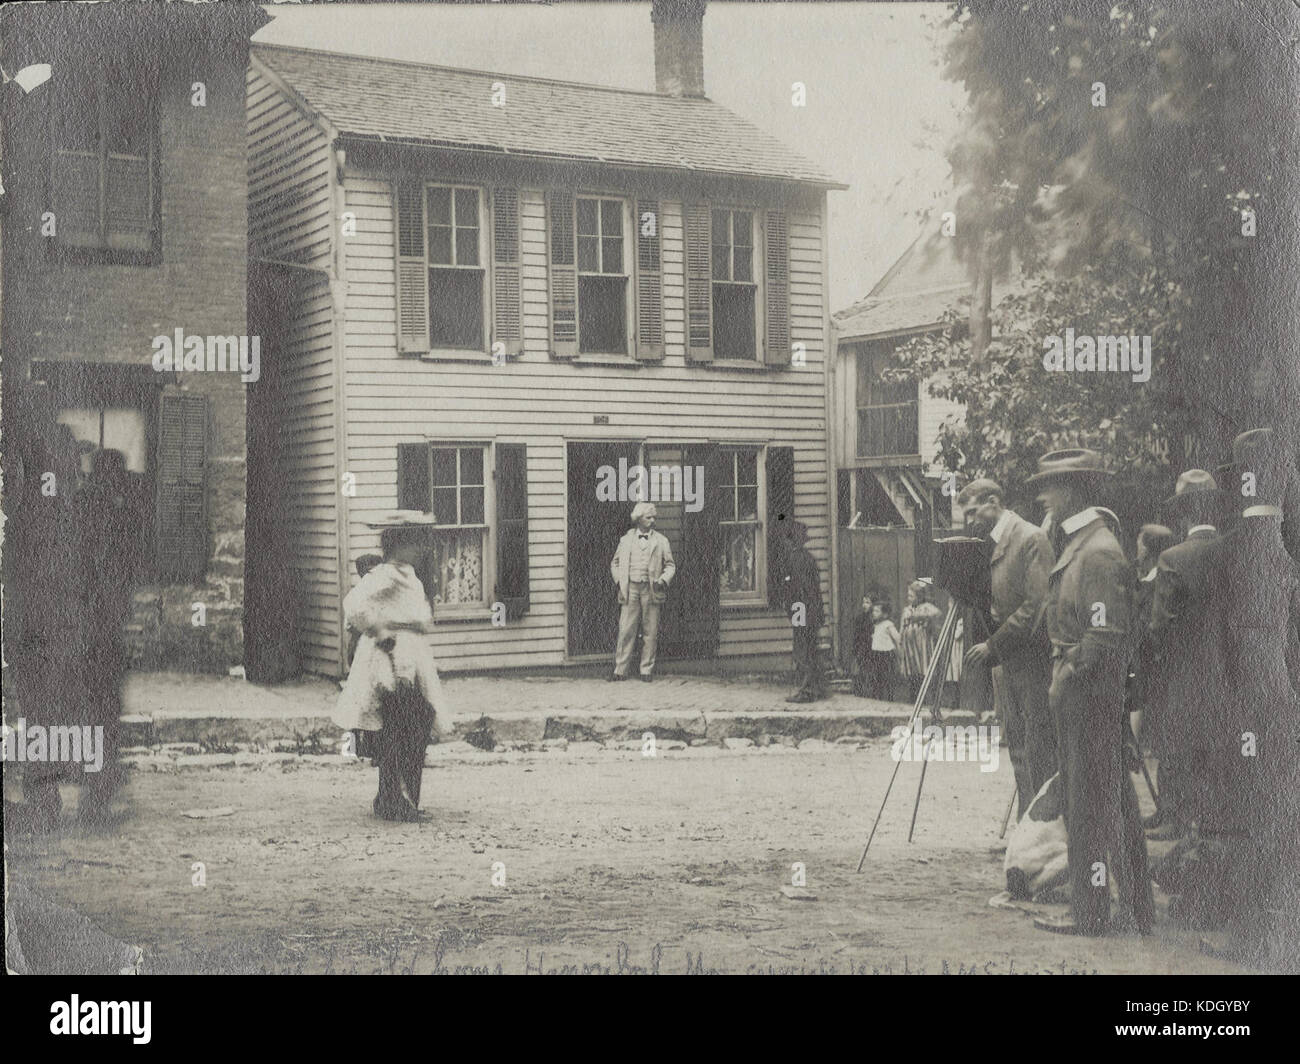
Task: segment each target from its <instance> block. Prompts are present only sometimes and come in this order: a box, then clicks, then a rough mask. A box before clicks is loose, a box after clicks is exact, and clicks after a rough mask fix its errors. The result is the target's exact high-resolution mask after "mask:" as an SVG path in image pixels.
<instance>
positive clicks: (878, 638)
mask: <svg viewBox="0 0 1300 1064" xmlns="http://www.w3.org/2000/svg"><path fill="white" fill-rule="evenodd" d="M889 606H890V604H889V600H888V599H882V600H877V601H876V602H875V603H873V604H872V607H871V621H872V625H871V656H870V658H869V670H868V677H869V679H868V689H867V697H868V698H878V699H880V700H881V701H885V702H888V701H889V700H890V698H891V696H892V695H893V687H894V669H895V664H896V662H897V661H898V648H899V646H900V645H901V644H902V638H901V637H900V636H899V634H898V629H897V628H896V627H895V626H894V622H893V621H892V620H891V619H890V617H889Z"/></svg>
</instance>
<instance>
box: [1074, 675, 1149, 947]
mask: <svg viewBox="0 0 1300 1064" xmlns="http://www.w3.org/2000/svg"><path fill="white" fill-rule="evenodd" d="M1063 668H1064V662H1063V661H1061V660H1057V661H1055V662H1054V663H1053V668H1052V686H1051V690H1050V692H1049V704H1050V706H1051V712H1052V718H1053V721H1054V724H1055V727H1056V749H1057V756H1058V759H1059V761H1060V775H1061V783H1062V785H1063V790H1064V794H1065V831H1066V839H1067V852H1068V858H1069V863H1070V908H1071V911H1072V914H1073V916H1074V921H1075V923H1076V924H1077V925H1078V927H1079V929H1080V930H1081V931H1082V932H1083V933H1085V934H1094V935H1096V934H1103V933H1105V932H1106V931H1107V929H1108V928H1109V925H1110V885H1111V882H1112V881H1114V883H1115V884H1116V886H1117V887H1118V895H1119V899H1120V911H1121V914H1122V917H1123V919H1124V920H1125V922H1126V923H1127V922H1128V921H1129V920H1131V921H1132V923H1133V924H1134V925H1135V926H1136V928H1137V930H1139V931H1143V932H1146V931H1149V930H1150V929H1151V926H1152V924H1153V923H1154V922H1155V899H1154V897H1153V895H1152V892H1151V880H1150V875H1149V873H1148V870H1147V845H1146V836H1145V835H1144V834H1143V833H1142V821H1141V818H1140V816H1139V813H1138V801H1137V792H1136V791H1135V790H1134V789H1133V780H1132V778H1131V777H1130V776H1129V774H1128V773H1127V772H1126V771H1125V769H1124V758H1123V724H1124V719H1123V713H1124V682H1123V671H1122V670H1121V669H1120V668H1118V667H1115V666H1113V664H1109V665H1108V664H1107V663H1105V662H1103V663H1102V664H1101V665H1100V666H1099V668H1098V670H1096V674H1095V675H1090V676H1088V677H1086V678H1080V677H1076V676H1072V675H1071V676H1067V675H1065V674H1064V673H1063Z"/></svg>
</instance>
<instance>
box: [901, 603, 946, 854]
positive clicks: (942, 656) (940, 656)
mask: <svg viewBox="0 0 1300 1064" xmlns="http://www.w3.org/2000/svg"><path fill="white" fill-rule="evenodd" d="M949 608H950V609H953V610H954V611H955V609H956V605H955V603H954V604H952V605H950V607H949ZM956 631H957V626H956V625H955V624H954V625H953V627H952V629H951V630H950V631H949V635H948V644H947V646H942V645H940V646H936V647H935V648H934V656H935V660H936V661H942V662H943V675H945V676H946V675H947V674H948V668H949V666H950V665H951V664H952V662H951V660H950V659H951V658H952V651H953V648H954V647H955V646H956V645H957V635H956ZM942 701H943V682H942V681H940V683H939V686H938V688H937V690H936V694H935V697H934V706H933V707H931V714H932V715H933V716H937V715H938V713H939V703H940V702H942ZM933 745H934V740H933V739H931V740H930V742H928V743H926V744H925V751H924V753H923V754H922V755H921V757H922V760H921V778H920V779H919V780H917V783H916V800H915V801H914V802H913V803H912V823H911V824H910V825H909V826H908V829H907V841H908V842H911V841H912V834H913V833H914V832H915V831H916V813H917V810H918V809H920V808H921V789H922V788H923V787H924V786H925V770H926V768H927V767H928V766H929V764H930V748H931V746H933Z"/></svg>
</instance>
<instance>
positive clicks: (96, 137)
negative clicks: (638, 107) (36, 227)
mask: <svg viewBox="0 0 1300 1064" xmlns="http://www.w3.org/2000/svg"><path fill="white" fill-rule="evenodd" d="M53 84H54V94H53V95H54V101H53V107H52V109H51V131H50V132H51V139H52V141H53V143H52V151H51V154H50V190H51V208H50V209H51V210H52V211H53V212H54V218H55V238H56V240H57V241H58V244H59V245H60V246H63V247H73V248H90V249H103V250H106V251H125V252H149V251H151V250H153V247H154V235H155V231H156V228H157V227H156V224H155V218H156V213H157V197H158V188H157V181H156V179H155V174H154V170H155V168H154V156H155V154H156V153H157V150H158V117H157V106H156V96H157V92H156V89H155V87H154V86H155V83H154V80H153V77H152V76H151V75H150V74H149V73H148V71H147V69H145V68H136V67H130V68H128V67H125V66H119V65H115V64H111V63H110V64H103V63H94V64H91V63H88V62H87V63H82V64H80V65H76V66H73V65H65V66H64V67H63V69H61V70H58V71H56V73H55V74H54V77H53Z"/></svg>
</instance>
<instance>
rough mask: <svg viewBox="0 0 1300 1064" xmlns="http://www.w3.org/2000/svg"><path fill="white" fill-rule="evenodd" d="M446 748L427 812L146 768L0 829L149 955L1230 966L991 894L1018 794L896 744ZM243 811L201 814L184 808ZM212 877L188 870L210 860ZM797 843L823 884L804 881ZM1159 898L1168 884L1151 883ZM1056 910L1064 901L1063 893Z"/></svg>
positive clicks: (247, 779) (754, 965)
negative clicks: (95, 808) (102, 823)
mask: <svg viewBox="0 0 1300 1064" xmlns="http://www.w3.org/2000/svg"><path fill="white" fill-rule="evenodd" d="M457 747H458V748H456V749H453V748H444V749H443V751H442V752H436V751H437V748H434V750H435V752H434V753H433V755H432V757H431V761H432V762H434V765H433V767H430V768H427V769H426V771H425V782H424V799H423V803H422V804H423V806H424V808H426V809H429V810H431V811H432V812H433V813H434V814H435V819H434V821H433V822H432V823H428V824H419V825H406V824H388V823H382V822H379V821H377V820H375V819H373V818H372V816H371V813H370V799H371V797H372V796H373V794H374V789H375V772H374V770H373V768H371V767H370V766H369V764H368V763H366V762H357V761H353V762H352V763H351V764H342V763H340V762H339V761H338V760H337V759H334V760H333V761H332V762H330V761H329V760H326V759H320V760H313V759H294V760H291V761H287V762H286V763H284V764H272V765H267V766H264V767H231V768H219V769H212V770H204V769H193V768H191V769H186V770H183V771H179V772H170V773H165V772H153V771H142V770H137V771H133V772H132V773H131V779H130V783H129V785H128V792H127V796H126V801H125V802H123V803H121V804H122V805H123V806H124V807H125V810H126V812H125V816H124V818H123V819H122V820H121V822H120V824H119V825H118V827H117V828H115V829H113V830H110V831H101V832H98V833H92V832H90V831H88V830H86V829H84V828H81V827H78V826H76V825H75V821H74V820H73V818H72V816H71V813H72V809H71V806H72V805H74V804H75V800H76V790H75V789H74V788H65V790H64V794H65V800H66V801H67V802H68V804H69V807H70V808H69V809H68V810H66V811H65V814H64V820H65V826H64V828H63V829H62V830H61V832H60V833H59V834H57V835H54V836H51V837H46V838H42V839H31V838H18V837H12V838H10V839H8V840H7V843H8V847H9V853H8V861H9V868H10V873H11V875H13V876H15V877H17V879H18V880H19V881H21V882H23V883H25V884H27V885H28V886H29V887H31V888H32V889H33V890H34V891H37V892H38V893H40V894H42V895H44V896H45V897H48V898H51V899H53V900H55V901H58V902H61V903H62V904H65V905H68V906H71V907H73V908H75V909H77V910H78V911H80V912H81V913H84V914H85V915H86V916H88V917H89V918H90V919H91V920H92V921H93V922H94V923H95V924H96V925H97V926H99V927H100V928H102V929H103V930H104V931H105V932H107V933H108V934H110V935H112V936H115V937H116V938H118V939H121V940H123V941H125V942H127V943H130V944H133V945H139V946H141V947H143V949H144V970H145V971H147V972H252V971H261V970H271V971H289V972H297V971H302V972H325V971H333V972H348V971H359V972H377V971H383V972H399V973H400V972H406V971H412V970H413V971H414V972H417V973H426V972H432V971H452V972H455V971H457V970H465V971H493V972H495V971H497V970H498V969H500V970H501V971H504V972H507V973H534V974H535V973H539V972H540V973H550V972H560V971H592V972H606V971H610V972H618V971H629V972H631V971H637V970H646V969H648V970H656V971H659V972H661V973H683V972H687V971H701V972H707V971H714V970H717V971H725V972H762V973H767V972H778V971H791V970H793V971H796V972H797V971H807V972H819V971H827V972H836V973H849V972H866V973H871V972H874V971H879V972H880V973H882V974H884V973H886V972H892V973H905V972H939V971H943V970H945V968H946V970H950V971H951V972H953V973H954V974H955V973H958V972H961V971H970V970H974V971H975V972H979V973H989V974H1005V973H1010V972H1016V973H1020V972H1025V973H1031V972H1039V971H1043V972H1053V973H1061V972H1094V971H1095V972H1101V973H1113V972H1124V973H1144V972H1151V973H1171V972H1230V971H1234V970H1235V969H1233V968H1232V967H1231V966H1228V965H1225V964H1222V963H1220V962H1218V961H1214V960H1210V959H1208V958H1205V957H1202V956H1201V955H1200V954H1199V952H1198V950H1197V942H1196V937H1195V936H1194V935H1193V934H1191V933H1189V932H1186V931H1183V930H1181V929H1178V928H1176V927H1173V926H1172V925H1170V924H1169V923H1168V922H1167V921H1166V920H1165V919H1164V899H1163V898H1160V901H1161V922H1160V924H1159V926H1158V929H1157V933H1156V934H1155V935H1154V936H1152V937H1151V938H1149V939H1146V940H1141V939H1137V938H1116V939H1107V940H1100V941H1089V940H1082V939H1073V938H1062V937H1059V936H1054V935H1050V934H1046V933H1043V932H1040V931H1036V930H1034V928H1033V926H1032V922H1031V919H1030V917H1029V916H1028V915H1026V914H1024V913H1021V912H1015V911H1007V910H999V909H994V908H990V907H989V905H988V900H989V898H990V896H992V895H993V894H995V893H997V892H998V891H999V890H1000V889H1001V888H1002V886H1003V873H1002V860H1001V847H1000V845H999V843H998V837H997V835H998V828H999V825H1000V822H1001V817H1002V813H1003V811H1004V809H1005V808H1006V802H1007V798H1008V795H1009V794H1010V790H1011V786H1012V784H1011V774H1010V764H1009V762H1008V761H1007V759H1006V758H1005V756H1004V757H1003V758H1002V760H1001V765H1000V767H999V769H998V771H997V772H996V773H983V772H980V771H979V766H978V765H976V764H971V763H944V762H936V763H932V764H931V765H930V766H929V770H928V773H927V777H926V783H925V794H924V796H923V798H922V802H921V808H920V814H919V818H918V824H917V834H916V840H915V841H914V842H913V843H911V844H908V842H907V841H906V836H907V826H908V820H909V818H910V815H911V805H912V799H913V796H914V794H915V790H916V781H917V777H918V775H919V772H920V766H919V765H917V764H904V765H903V767H902V770H901V771H900V773H899V778H898V783H897V785H896V786H895V789H894V793H893V794H892V796H891V798H890V805H889V807H888V809H887V810H886V813H885V818H884V821H883V824H882V827H881V829H880V831H879V833H878V834H877V837H876V840H875V842H874V844H873V846H872V850H871V854H870V857H869V861H868V864H867V867H866V869H865V871H864V873H863V874H862V875H855V874H854V871H853V870H854V866H855V865H856V863H857V858H858V854H859V852H860V849H861V846H862V843H863V841H864V840H865V837H866V834H867V831H868V830H869V828H870V825H871V820H872V817H873V816H874V814H875V811H876V808H877V806H878V804H879V802H880V799H881V796H882V795H883V793H884V788H885V785H886V783H887V781H888V778H889V773H890V771H891V770H892V768H893V762H892V761H891V760H890V757H889V743H888V742H887V741H884V740H873V741H870V742H868V743H865V744H864V745H862V746H860V747H859V746H857V745H854V744H844V745H836V746H831V745H826V744H820V743H805V748H804V749H799V750H796V749H794V748H792V747H789V746H781V745H772V746H768V747H762V748H748V749H741V750H728V749H723V748H720V747H717V746H704V747H692V748H687V749H658V750H657V755H656V756H655V757H653V758H651V757H645V756H642V754H641V753H640V752H639V751H636V750H622V749H619V750H614V749H601V748H598V747H595V746H594V744H572V745H570V746H569V747H568V748H567V749H563V750H562V749H558V748H557V749H550V750H545V751H541V750H538V751H535V752H510V753H483V752H479V751H473V750H468V749H467V748H465V747H464V746H463V744H457ZM221 807H232V808H233V813H230V814H229V815H221V816H214V817H210V818H205V819H191V818H187V817H186V816H185V815H183V814H184V812H185V811H194V810H208V811H212V810H217V809H220V808H221ZM200 863H201V865H202V870H201V871H202V876H203V877H204V878H205V885H201V886H196V885H194V880H195V879H197V878H199V870H198V869H196V868H195V866H196V865H197V864H200ZM796 864H801V865H802V866H803V872H804V876H805V877H806V886H805V888H804V890H803V891H802V892H801V891H798V890H792V891H791V893H794V894H796V895H797V894H800V893H806V894H809V895H812V897H794V898H792V897H789V896H787V895H786V894H784V893H783V892H782V889H781V888H782V887H783V886H786V887H790V886H791V885H792V881H793V879H794V878H795V877H796V875H797V873H796V872H795V871H794V870H793V868H792V866H795V865H796ZM1158 897H1159V895H1158ZM1055 911H1059V909H1058V910H1055Z"/></svg>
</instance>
